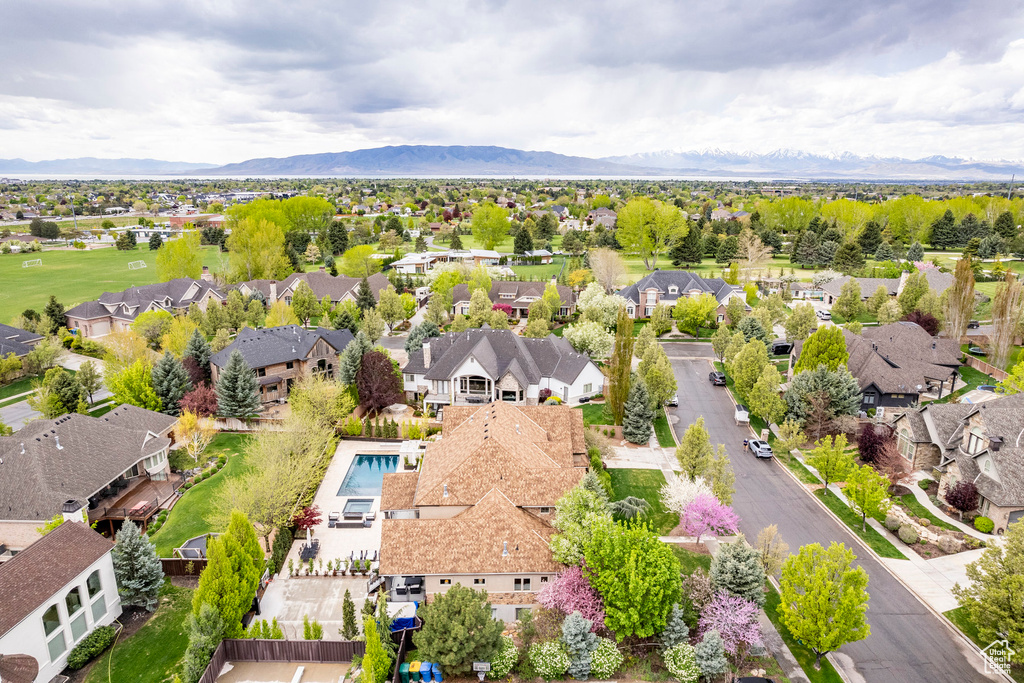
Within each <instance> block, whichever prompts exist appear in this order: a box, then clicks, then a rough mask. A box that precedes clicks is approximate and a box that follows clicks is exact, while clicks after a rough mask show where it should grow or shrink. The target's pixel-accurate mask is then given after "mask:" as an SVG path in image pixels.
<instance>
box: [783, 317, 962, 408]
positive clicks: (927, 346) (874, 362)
mask: <svg viewBox="0 0 1024 683" xmlns="http://www.w3.org/2000/svg"><path fill="white" fill-rule="evenodd" d="M843 337H844V338H845V339H846V350H847V351H848V352H849V354H850V359H849V360H848V361H847V364H846V365H847V367H848V368H849V370H850V372H851V373H852V374H853V376H854V377H856V378H857V383H858V385H859V386H860V388H861V389H862V390H863V389H866V388H867V387H868V386H870V385H871V384H874V385H875V386H877V387H878V388H879V390H880V391H882V392H884V393H911V394H918V393H921V392H923V391H925V388H927V386H928V380H945V379H948V378H949V376H950V374H951V373H952V372H953V371H954V370H955V369H956V368H958V367H960V356H961V352H960V346H959V344H957V342H956V341H955V340H952V339H946V338H944V337H933V336H931V335H930V334H928V333H927V332H925V330H924V328H922V327H921V326H920V325H918V324H916V323H911V322H896V323H890V324H888V325H882V326H880V327H865V328H864V330H863V332H862V333H861V334H854V333H852V332H850V331H849V330H846V329H844V330H843ZM802 350H803V348H802V345H801V347H800V348H799V349H798V350H797V354H798V357H799V353H800V352H802ZM918 385H921V386H922V387H923V388H922V389H918V388H917V387H918Z"/></svg>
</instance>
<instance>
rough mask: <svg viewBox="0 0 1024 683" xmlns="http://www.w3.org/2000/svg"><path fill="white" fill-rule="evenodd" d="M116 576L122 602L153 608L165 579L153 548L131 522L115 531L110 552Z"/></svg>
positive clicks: (127, 604)
mask: <svg viewBox="0 0 1024 683" xmlns="http://www.w3.org/2000/svg"><path fill="white" fill-rule="evenodd" d="M110 558H111V560H113V562H114V576H115V577H116V579H117V593H118V595H119V596H120V597H121V604H122V605H124V606H128V607H144V608H145V609H147V610H148V611H150V612H152V611H153V610H155V609H156V603H157V594H158V593H159V592H160V585H161V584H163V582H164V570H163V567H162V566H161V565H160V560H159V559H158V558H157V556H156V548H155V547H154V546H153V544H152V543H150V542H149V539H148V538H146V537H145V536H143V535H142V534H141V533H140V532H139V527H137V526H136V525H135V523H134V522H130V521H126V522H125V523H124V525H123V526H122V527H121V530H120V531H118V532H117V540H116V542H115V543H114V549H113V550H112V551H111V553H110Z"/></svg>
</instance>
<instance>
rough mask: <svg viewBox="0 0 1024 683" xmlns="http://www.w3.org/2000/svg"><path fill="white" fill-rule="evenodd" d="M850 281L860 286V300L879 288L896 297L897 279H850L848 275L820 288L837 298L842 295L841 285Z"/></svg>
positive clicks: (898, 281) (898, 284)
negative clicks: (854, 281)
mask: <svg viewBox="0 0 1024 683" xmlns="http://www.w3.org/2000/svg"><path fill="white" fill-rule="evenodd" d="M850 280H857V283H858V284H860V297H861V298H862V299H867V298H868V297H870V296H871V295H872V294H874V293H875V290H876V289H878V288H879V287H885V288H886V290H888V292H889V296H896V292H897V290H898V289H899V286H900V279H899V278H898V277H858V278H852V277H850V276H849V275H843V276H842V277H837V278H836V279H834V280H829V281H828V282H826V283H825V284H823V285H822V286H821V289H822V291H824V292H828V293H829V294H831V295H832V296H839V295H840V294H841V293H842V289H843V285H845V284H846V283H847V282H849V281H850Z"/></svg>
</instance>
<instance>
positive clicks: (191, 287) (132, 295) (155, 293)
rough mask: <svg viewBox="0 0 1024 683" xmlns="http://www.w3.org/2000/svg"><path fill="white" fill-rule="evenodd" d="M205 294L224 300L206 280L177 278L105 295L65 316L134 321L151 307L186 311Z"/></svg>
mask: <svg viewBox="0 0 1024 683" xmlns="http://www.w3.org/2000/svg"><path fill="white" fill-rule="evenodd" d="M208 293H212V294H213V296H216V297H217V298H218V299H221V300H223V299H224V298H225V297H224V294H223V292H221V291H220V290H219V289H218V288H217V287H216V286H214V285H213V284H212V283H210V282H207V281H206V280H193V279H192V278H187V277H180V278H176V279H174V280H169V281H167V282H160V283H157V284H155V285H143V286H142V287H129V288H128V289H126V290H124V291H123V292H104V293H103V294H101V295H100V298H99V299H97V300H95V301H87V302H85V303H84V304H79V305H78V306H75V307H74V308H72V309H71V310H69V311H66V312H65V313H64V315H66V316H68V317H71V318H83V319H91V318H100V317H106V316H113V317H115V318H121V319H124V320H134V319H135V318H136V317H137V316H138V315H139V314H140V313H143V312H144V311H147V310H150V309H153V308H161V309H164V310H172V309H179V308H188V307H189V304H191V303H192V302H197V303H198V302H199V301H202V300H203V299H204V298H205V297H206V296H207V294H208Z"/></svg>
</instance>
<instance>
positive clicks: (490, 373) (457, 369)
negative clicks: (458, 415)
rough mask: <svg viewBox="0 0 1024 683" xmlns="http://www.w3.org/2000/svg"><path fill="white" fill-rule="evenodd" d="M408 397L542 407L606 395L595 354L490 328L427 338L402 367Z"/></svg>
mask: <svg viewBox="0 0 1024 683" xmlns="http://www.w3.org/2000/svg"><path fill="white" fill-rule="evenodd" d="M402 377H403V381H404V388H405V391H406V393H407V394H408V396H409V397H410V398H411V399H413V398H416V399H422V400H423V401H424V403H426V404H429V405H432V406H435V407H436V406H439V405H457V404H463V405H465V404H472V403H490V402H491V401H504V402H509V403H515V404H519V405H536V404H537V403H539V402H541V401H542V400H543V399H546V398H547V397H549V396H554V397H557V398H559V399H561V400H562V401H563V402H565V403H574V402H577V401H579V399H580V398H581V397H583V396H593V395H595V394H599V393H601V392H602V391H604V381H605V377H604V374H603V373H602V372H601V369H600V368H598V367H597V365H595V364H594V362H593V361H592V360H591V359H590V356H587V355H586V354H582V353H579V352H578V351H576V350H575V349H574V348H572V345H571V344H569V342H568V341H566V340H565V339H562V338H561V337H556V336H555V335H553V334H551V335H548V336H547V337H544V338H542V339H532V338H529V337H520V336H518V335H517V334H515V333H514V332H512V331H510V330H492V329H490V327H488V326H487V325H484V327H482V328H479V329H470V330H466V331H465V332H449V333H447V334H445V335H443V336H441V337H434V338H431V339H426V340H424V343H423V348H422V349H420V350H418V351H413V352H412V353H411V354H409V362H408V363H407V364H406V365H405V367H404V368H402Z"/></svg>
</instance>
